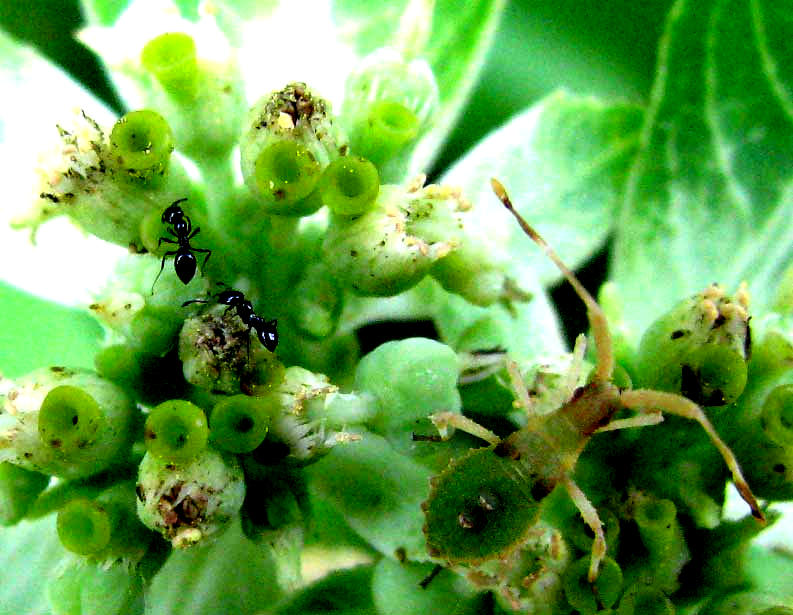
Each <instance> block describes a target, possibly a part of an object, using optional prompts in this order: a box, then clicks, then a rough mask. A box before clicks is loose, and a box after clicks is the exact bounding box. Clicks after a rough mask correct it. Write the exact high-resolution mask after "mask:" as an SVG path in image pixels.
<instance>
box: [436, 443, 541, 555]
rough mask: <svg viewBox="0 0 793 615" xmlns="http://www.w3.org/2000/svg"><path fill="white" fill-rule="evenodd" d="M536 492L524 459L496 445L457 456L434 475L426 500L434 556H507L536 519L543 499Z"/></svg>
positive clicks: (518, 544)
mask: <svg viewBox="0 0 793 615" xmlns="http://www.w3.org/2000/svg"><path fill="white" fill-rule="evenodd" d="M534 491H535V490H534V489H533V483H532V482H531V481H527V480H526V474H525V468H524V467H523V464H522V463H521V462H520V461H516V460H513V459H510V458H504V457H499V456H498V455H496V454H495V452H494V446H490V447H487V448H479V449H475V450H473V451H471V452H469V453H468V454H466V455H465V456H463V457H461V458H460V459H457V460H455V461H453V462H452V463H451V464H450V465H449V467H448V468H446V470H445V471H444V472H442V473H441V474H440V475H438V476H437V477H435V478H433V479H432V489H431V491H430V496H429V498H428V499H427V501H426V502H425V503H424V504H423V508H424V512H425V515H426V523H425V525H424V533H425V534H426V536H427V548H428V551H429V553H430V555H432V556H433V557H436V558H439V559H443V560H446V561H448V562H450V563H452V564H458V563H468V564H476V563H478V562H482V561H486V560H490V559H493V558H495V557H503V556H505V555H506V554H508V553H509V552H510V551H512V549H514V548H515V547H518V546H520V545H521V544H522V543H523V541H522V540H520V539H518V540H516V537H519V536H524V535H525V534H527V533H528V531H529V530H530V529H531V528H532V526H533V525H534V523H535V522H536V519H537V517H538V515H539V511H540V504H539V501H538V500H537V499H535V498H534V497H533V495H532V493H533V492H534Z"/></svg>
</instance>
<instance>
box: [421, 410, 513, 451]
mask: <svg viewBox="0 0 793 615" xmlns="http://www.w3.org/2000/svg"><path fill="white" fill-rule="evenodd" d="M429 419H430V420H431V421H432V423H433V425H435V427H436V428H437V429H438V433H439V434H440V435H441V439H442V440H448V439H449V438H451V437H452V433H453V432H449V427H451V428H453V429H459V430H460V431H464V432H465V433H469V434H471V435H472V436H476V437H477V438H481V439H482V440H484V441H485V442H487V443H488V444H498V443H499V442H501V438H499V437H498V436H497V435H496V434H494V433H493V432H492V431H490V430H489V429H487V428H486V427H482V426H481V425H480V424H479V423H477V422H476V421H472V420H471V419H469V418H468V417H466V416H463V415H462V414H454V413H453V412H438V413H437V414H430V416H429Z"/></svg>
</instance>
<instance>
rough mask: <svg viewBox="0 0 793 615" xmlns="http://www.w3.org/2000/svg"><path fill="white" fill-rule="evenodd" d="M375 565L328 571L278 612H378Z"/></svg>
mask: <svg viewBox="0 0 793 615" xmlns="http://www.w3.org/2000/svg"><path fill="white" fill-rule="evenodd" d="M373 571H374V565H373V564H366V565H362V566H356V567H354V568H351V569H349V570H339V571H336V572H332V573H330V574H328V575H327V576H326V577H324V578H323V579H320V580H319V581H317V582H316V583H312V584H311V585H309V586H307V587H303V588H301V589H300V590H299V591H297V592H295V593H294V594H293V595H292V596H290V597H289V600H288V601H287V602H285V603H283V604H281V605H279V607H278V608H277V609H276V610H275V613H277V614H278V615H314V614H315V613H316V614H320V613H337V614H338V615H367V614H368V613H373V612H374V611H375V608H374V604H373V602H372V589H371V586H372V573H373Z"/></svg>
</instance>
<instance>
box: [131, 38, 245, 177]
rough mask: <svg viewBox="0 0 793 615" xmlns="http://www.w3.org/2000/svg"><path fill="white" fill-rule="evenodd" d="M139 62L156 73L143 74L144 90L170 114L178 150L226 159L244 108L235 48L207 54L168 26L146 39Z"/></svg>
mask: <svg viewBox="0 0 793 615" xmlns="http://www.w3.org/2000/svg"><path fill="white" fill-rule="evenodd" d="M140 63H141V67H142V69H143V72H144V74H149V75H152V76H153V77H154V79H149V80H146V79H145V77H144V79H142V80H141V85H142V86H143V87H144V96H145V98H146V99H147V101H148V104H149V105H150V106H152V107H154V108H155V109H159V110H160V111H161V113H162V114H163V115H164V116H165V117H166V118H168V122H169V123H170V124H171V127H172V128H173V132H174V135H175V138H176V142H177V143H178V144H179V150H180V151H182V152H184V153H185V154H187V155H188V156H190V157H191V158H193V159H194V160H196V161H197V162H198V163H199V165H201V164H202V163H205V162H208V161H209V160H211V159H213V158H214V159H218V158H221V159H224V158H225V157H226V156H227V155H228V154H229V153H230V152H231V149H232V148H233V147H234V145H236V142H237V139H238V138H239V133H240V127H241V126H242V123H243V118H244V117H245V110H246V101H245V89H244V84H243V82H242V78H241V76H240V72H239V67H238V66H237V63H236V60H235V58H234V56H233V54H231V53H227V54H225V55H224V56H223V57H222V58H218V59H217V60H213V59H209V58H206V57H204V56H203V55H202V53H201V49H199V48H197V47H196V43H195V41H194V40H193V39H192V37H190V36H189V35H187V34H185V33H183V32H168V33H165V34H161V35H160V36H157V37H155V38H153V39H152V40H150V41H149V42H148V43H146V45H145V46H144V47H143V50H142V52H141V55H140ZM203 170H206V168H204V169H203ZM205 179H206V178H205Z"/></svg>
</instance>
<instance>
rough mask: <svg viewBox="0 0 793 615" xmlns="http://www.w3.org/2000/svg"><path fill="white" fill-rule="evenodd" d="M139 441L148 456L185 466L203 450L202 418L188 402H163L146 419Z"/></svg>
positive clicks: (205, 429) (206, 435)
mask: <svg viewBox="0 0 793 615" xmlns="http://www.w3.org/2000/svg"><path fill="white" fill-rule="evenodd" d="M143 438H144V441H145V442H146V450H147V451H148V454H150V455H152V456H154V457H157V458H158V459H160V460H161V461H166V462H169V463H173V464H184V463H189V462H190V461H192V460H193V459H195V458H196V457H197V456H198V455H200V454H201V453H202V452H203V450H204V449H205V448H206V445H207V440H208V439H209V428H208V427H207V419H206V415H205V414H204V411H203V410H201V408H199V407H198V406H196V405H194V404H191V403H190V402H189V401H183V400H180V399H174V400H170V401H166V402H163V403H161V404H160V405H159V406H157V407H156V408H153V409H152V411H151V412H150V413H149V416H148V417H147V418H146V425H145V426H144V431H143Z"/></svg>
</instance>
